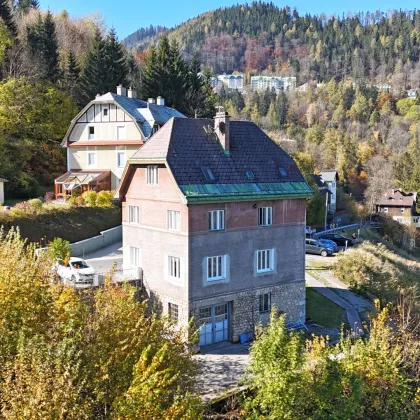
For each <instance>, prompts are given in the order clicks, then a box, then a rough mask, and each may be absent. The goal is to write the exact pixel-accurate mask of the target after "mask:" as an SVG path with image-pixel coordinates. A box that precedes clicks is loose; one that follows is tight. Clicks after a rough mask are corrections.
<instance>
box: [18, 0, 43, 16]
mask: <svg viewBox="0 0 420 420" xmlns="http://www.w3.org/2000/svg"><path fill="white" fill-rule="evenodd" d="M16 9H18V10H19V11H21V12H23V13H27V12H29V10H30V9H39V1H38V0H18V1H17V2H16Z"/></svg>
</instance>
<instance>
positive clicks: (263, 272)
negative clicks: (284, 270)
mask: <svg viewBox="0 0 420 420" xmlns="http://www.w3.org/2000/svg"><path fill="white" fill-rule="evenodd" d="M267 273H274V270H273V269H272V268H270V269H269V270H257V274H267Z"/></svg>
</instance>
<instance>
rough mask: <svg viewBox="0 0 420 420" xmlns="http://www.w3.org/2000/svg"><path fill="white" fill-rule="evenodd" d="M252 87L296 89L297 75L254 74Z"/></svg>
mask: <svg viewBox="0 0 420 420" xmlns="http://www.w3.org/2000/svg"><path fill="white" fill-rule="evenodd" d="M251 89H252V90H266V89H270V90H271V89H275V90H276V92H279V91H280V90H294V89H296V77H280V76H252V77H251Z"/></svg>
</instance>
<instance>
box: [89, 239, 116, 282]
mask: <svg viewBox="0 0 420 420" xmlns="http://www.w3.org/2000/svg"><path fill="white" fill-rule="evenodd" d="M84 259H85V260H86V261H88V262H89V264H90V265H91V266H92V267H93V268H94V269H95V270H96V272H97V273H98V274H105V273H107V272H109V271H111V269H112V268H113V267H114V265H115V267H116V268H117V269H121V268H122V263H123V253H122V243H121V242H119V243H116V244H113V245H110V246H108V247H106V248H102V249H100V250H99V251H96V252H93V253H92V254H89V255H85V258H84Z"/></svg>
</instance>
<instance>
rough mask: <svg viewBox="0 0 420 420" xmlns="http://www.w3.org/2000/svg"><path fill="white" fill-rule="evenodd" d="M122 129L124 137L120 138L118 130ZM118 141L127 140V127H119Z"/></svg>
mask: <svg viewBox="0 0 420 420" xmlns="http://www.w3.org/2000/svg"><path fill="white" fill-rule="evenodd" d="M120 128H122V129H123V131H122V134H123V135H122V137H121V138H120V136H119V134H118V133H119V130H118V129H120ZM117 140H127V130H126V127H125V125H117Z"/></svg>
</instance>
